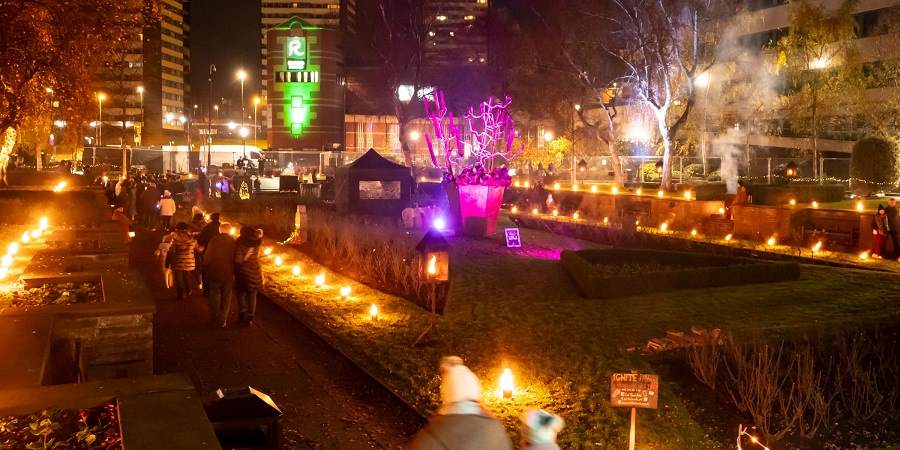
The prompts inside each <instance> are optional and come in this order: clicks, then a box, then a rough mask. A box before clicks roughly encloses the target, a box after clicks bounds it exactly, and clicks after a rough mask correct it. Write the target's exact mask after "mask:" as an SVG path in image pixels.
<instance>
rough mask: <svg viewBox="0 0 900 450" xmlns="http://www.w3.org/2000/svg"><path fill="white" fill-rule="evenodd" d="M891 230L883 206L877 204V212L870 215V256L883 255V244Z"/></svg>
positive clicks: (879, 256)
mask: <svg viewBox="0 0 900 450" xmlns="http://www.w3.org/2000/svg"><path fill="white" fill-rule="evenodd" d="M890 231H891V226H890V224H888V218H887V214H886V213H885V210H884V206H882V205H878V212H877V213H875V216H874V217H872V257H873V258H882V257H883V256H884V245H885V244H886V243H887V241H886V239H887V235H888V233H890Z"/></svg>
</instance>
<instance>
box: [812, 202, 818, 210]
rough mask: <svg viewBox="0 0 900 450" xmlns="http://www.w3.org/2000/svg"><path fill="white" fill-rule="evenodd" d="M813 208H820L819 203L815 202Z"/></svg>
mask: <svg viewBox="0 0 900 450" xmlns="http://www.w3.org/2000/svg"><path fill="white" fill-rule="evenodd" d="M812 207H813V208H818V207H819V202H817V201H815V200H813V202H812Z"/></svg>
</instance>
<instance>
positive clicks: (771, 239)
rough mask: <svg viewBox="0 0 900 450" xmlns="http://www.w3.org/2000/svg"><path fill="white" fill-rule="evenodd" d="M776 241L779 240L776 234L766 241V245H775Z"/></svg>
mask: <svg viewBox="0 0 900 450" xmlns="http://www.w3.org/2000/svg"><path fill="white" fill-rule="evenodd" d="M776 243H777V241H776V240H775V236H772V237H770V238H769V240H768V241H766V245H768V246H769V247H774V246H775V244H776Z"/></svg>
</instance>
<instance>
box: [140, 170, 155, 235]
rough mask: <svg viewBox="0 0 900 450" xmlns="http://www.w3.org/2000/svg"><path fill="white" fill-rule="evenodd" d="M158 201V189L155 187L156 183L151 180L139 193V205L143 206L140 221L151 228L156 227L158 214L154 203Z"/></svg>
mask: <svg viewBox="0 0 900 450" xmlns="http://www.w3.org/2000/svg"><path fill="white" fill-rule="evenodd" d="M158 203H159V189H157V188H156V183H154V182H153V181H151V182H150V185H149V186H147V189H144V192H142V193H141V205H142V208H143V217H142V219H141V223H142V224H143V225H144V226H145V227H147V228H148V229H151V230H155V229H156V223H157V220H156V216H157V215H158V214H159V213H158V211H157V210H156V205H157V204H158Z"/></svg>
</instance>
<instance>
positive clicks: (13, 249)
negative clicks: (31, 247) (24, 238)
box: [6, 242, 19, 255]
mask: <svg viewBox="0 0 900 450" xmlns="http://www.w3.org/2000/svg"><path fill="white" fill-rule="evenodd" d="M18 252H19V243H18V242H11V243H10V244H9V247H6V253H8V254H10V255H15V254H16V253H18Z"/></svg>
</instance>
